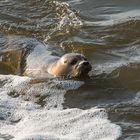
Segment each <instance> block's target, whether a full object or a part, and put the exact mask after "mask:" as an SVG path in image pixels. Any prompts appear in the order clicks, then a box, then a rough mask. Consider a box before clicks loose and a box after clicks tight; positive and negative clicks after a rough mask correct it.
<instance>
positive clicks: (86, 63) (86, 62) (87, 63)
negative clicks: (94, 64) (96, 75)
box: [82, 61, 90, 66]
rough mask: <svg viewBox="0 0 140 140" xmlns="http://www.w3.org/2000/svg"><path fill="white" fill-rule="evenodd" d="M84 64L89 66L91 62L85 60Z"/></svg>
mask: <svg viewBox="0 0 140 140" xmlns="http://www.w3.org/2000/svg"><path fill="white" fill-rule="evenodd" d="M82 65H84V66H88V65H90V64H89V62H88V61H83V63H82Z"/></svg>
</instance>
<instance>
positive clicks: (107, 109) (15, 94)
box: [0, 0, 140, 140]
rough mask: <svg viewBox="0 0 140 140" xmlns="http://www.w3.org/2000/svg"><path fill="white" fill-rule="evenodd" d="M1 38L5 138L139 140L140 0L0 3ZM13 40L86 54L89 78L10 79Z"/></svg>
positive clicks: (1, 133)
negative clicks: (31, 40)
mask: <svg viewBox="0 0 140 140" xmlns="http://www.w3.org/2000/svg"><path fill="white" fill-rule="evenodd" d="M0 32H1V33H0V73H1V78H0V96H1V98H0V110H1V112H0V137H1V139H5V140H7V139H11V138H13V137H15V139H22V138H23V139H31V138H34V139H76V140H77V139H107V140H109V139H111V140H113V139H117V138H118V137H119V136H120V135H121V133H122V135H121V137H120V138H119V139H120V140H134V139H135V140H139V139H140V119H139V118H140V107H139V105H140V91H139V90H140V76H139V75H140V63H139V61H140V49H139V48H140V1H138V0H123V1H119V0H116V1H112V0H100V1H99V0H86V1H85V0H75V1H74V0H65V1H64V0H61V1H47V0H30V1H27V0H22V1H21V0H1V1H0ZM13 35H16V36H20V37H21V36H22V37H27V38H29V37H32V38H36V39H38V40H39V41H44V40H45V42H49V43H52V44H56V45H57V46H58V47H62V48H64V50H65V51H66V52H79V53H83V54H84V55H85V56H86V57H87V58H88V59H89V61H90V62H91V63H92V66H93V70H92V71H91V72H90V79H84V80H82V81H81V80H78V81H75V80H73V81H71V80H69V79H68V80H64V79H55V78H54V79H47V80H46V79H45V80H40V79H39V80H37V81H36V80H35V81H34V80H33V81H32V79H30V78H28V77H21V76H18V77H15V76H13V75H7V74H9V73H12V74H16V75H17V74H19V72H18V71H17V70H15V67H18V65H19V63H18V62H19V61H21V60H20V57H19V55H18V54H20V52H19V51H18V50H17V48H15V47H12V46H10V45H7V42H6V39H7V38H9V37H11V36H13ZM10 56H12V59H10V60H9V58H11V57H10ZM13 67H14V68H13ZM31 81H32V82H31ZM48 110H49V111H48ZM95 114H96V115H95ZM91 116H92V117H91ZM62 118H64V119H62ZM61 119H62V120H61ZM57 120H61V121H60V122H59V121H57ZM48 121H49V122H50V123H49V122H48ZM110 121H111V122H110ZM50 124H52V125H50ZM70 124H72V125H70ZM83 124H84V126H85V127H83ZM26 128H28V129H26ZM95 128H96V129H95ZM120 128H121V129H120Z"/></svg>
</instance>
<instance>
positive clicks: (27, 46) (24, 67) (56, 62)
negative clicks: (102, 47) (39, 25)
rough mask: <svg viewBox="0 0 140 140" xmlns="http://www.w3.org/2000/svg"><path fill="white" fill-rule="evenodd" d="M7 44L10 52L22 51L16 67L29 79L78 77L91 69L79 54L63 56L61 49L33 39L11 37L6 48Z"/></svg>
mask: <svg viewBox="0 0 140 140" xmlns="http://www.w3.org/2000/svg"><path fill="white" fill-rule="evenodd" d="M8 44H9V45H10V50H11V49H12V51H13V50H16V51H17V50H18V51H19V50H20V52H21V51H22V52H21V53H19V54H21V56H18V57H19V58H20V59H17V60H18V61H19V60H20V61H21V62H20V66H18V68H19V67H20V72H21V75H26V76H30V77H46V76H48V75H52V76H66V77H79V76H81V75H88V72H89V71H90V70H91V69H92V67H91V64H90V63H89V62H88V61H87V59H86V58H85V56H84V55H82V54H79V53H67V54H64V50H63V49H62V48H60V47H56V46H55V45H52V44H44V43H43V42H40V41H38V40H37V39H34V38H24V37H14V38H13V37H12V38H8V43H6V46H8ZM6 49H7V48H6ZM7 50H8V49H7ZM8 56H10V55H8ZM14 57H15V55H14ZM11 58H12V57H11ZM15 59H16V58H14V60H15ZM8 60H9V59H8ZM10 60H11V59H10ZM18 71H19V70H18Z"/></svg>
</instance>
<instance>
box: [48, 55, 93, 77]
mask: <svg viewBox="0 0 140 140" xmlns="http://www.w3.org/2000/svg"><path fill="white" fill-rule="evenodd" d="M91 69H92V66H91V64H90V63H89V62H88V61H87V59H86V58H85V56H84V55H82V54H78V53H68V54H65V55H63V56H62V57H61V58H60V59H58V60H57V61H56V62H55V63H53V64H52V65H51V66H49V69H48V73H50V74H51V75H54V76H67V77H80V76H82V75H87V74H88V72H89V71H90V70H91Z"/></svg>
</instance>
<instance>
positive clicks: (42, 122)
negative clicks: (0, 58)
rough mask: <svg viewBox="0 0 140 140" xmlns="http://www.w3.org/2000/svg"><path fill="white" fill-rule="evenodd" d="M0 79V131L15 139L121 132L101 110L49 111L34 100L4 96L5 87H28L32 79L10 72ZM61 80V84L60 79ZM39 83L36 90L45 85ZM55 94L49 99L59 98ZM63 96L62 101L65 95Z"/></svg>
mask: <svg viewBox="0 0 140 140" xmlns="http://www.w3.org/2000/svg"><path fill="white" fill-rule="evenodd" d="M0 78H1V81H2V82H1V83H2V84H3V86H2V87H1V88H0V110H1V111H0V117H3V119H2V120H0V132H1V134H8V135H12V136H14V139H15V140H23V139H24V140H31V139H34V140H59V139H60V140H85V139H88V140H93V139H96V140H115V139H117V138H118V137H119V136H120V135H121V128H120V127H119V126H117V125H115V124H113V123H111V122H110V121H109V120H108V115H107V113H106V111H105V110H104V109H98V108H91V109H87V110H82V109H77V108H73V109H65V110H63V109H62V108H61V109H60V108H55V109H54V108H51V109H50V110H48V109H46V108H42V107H40V105H37V104H35V103H33V102H32V100H31V101H24V100H23V99H22V98H20V97H17V98H12V97H10V96H8V95H7V93H9V90H11V89H6V88H8V86H10V85H11V87H12V89H13V88H17V87H18V88H19V87H20V86H19V85H22V87H24V86H26V87H27V85H28V87H27V88H29V87H30V86H31V85H30V82H29V81H30V80H31V78H28V77H19V76H12V75H9V76H4V75H1V76H0ZM65 82H66V81H65ZM65 82H64V83H65ZM60 83H61V85H63V84H62V83H63V82H60ZM66 83H67V82H66ZM39 84H40V85H38V84H37V85H38V90H39V87H40V89H41V88H42V87H46V86H45V85H44V83H42V85H41V83H39ZM58 84H59V83H58ZM29 85H30V86H29ZM64 85H65V84H64ZM70 85H72V84H70ZM65 87H68V84H66V85H65V86H63V90H64V91H66V90H65ZM32 88H33V87H32ZM24 89H25V88H24ZM70 89H72V88H70ZM14 90H15V89H14ZM32 91H35V90H32ZM58 91H59V90H58ZM28 92H29V90H28ZM41 92H42V91H41ZM55 94H56V93H55ZM55 94H53V96H55ZM31 95H32V94H31ZM56 97H57V98H53V99H52V100H58V101H59V98H60V97H59V96H58V95H56ZM48 98H49V97H48ZM61 98H62V96H61ZM62 99H63V100H64V96H63V98H62ZM50 104H53V102H50ZM52 106H53V105H52Z"/></svg>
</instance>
